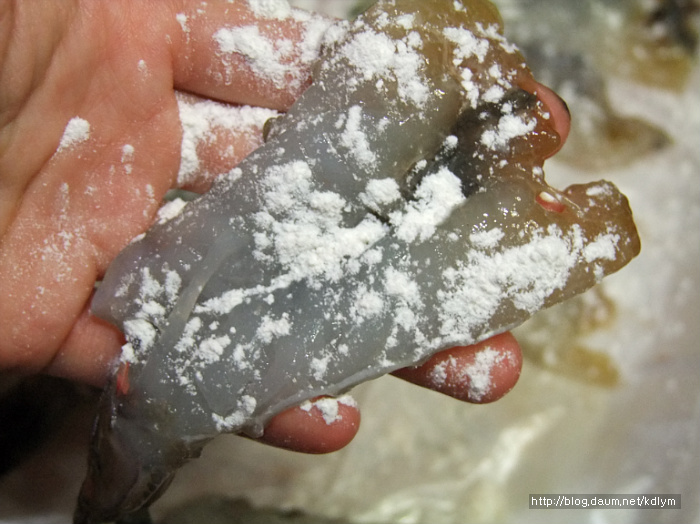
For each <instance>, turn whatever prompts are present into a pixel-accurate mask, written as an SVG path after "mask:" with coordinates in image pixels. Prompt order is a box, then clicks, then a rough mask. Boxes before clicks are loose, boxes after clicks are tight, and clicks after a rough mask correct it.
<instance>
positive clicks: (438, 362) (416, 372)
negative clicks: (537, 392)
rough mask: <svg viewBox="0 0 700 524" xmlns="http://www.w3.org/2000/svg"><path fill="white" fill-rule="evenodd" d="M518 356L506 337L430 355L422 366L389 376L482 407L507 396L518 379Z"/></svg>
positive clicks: (512, 339)
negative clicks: (481, 405)
mask: <svg viewBox="0 0 700 524" xmlns="http://www.w3.org/2000/svg"><path fill="white" fill-rule="evenodd" d="M521 367H522V353H521V351H520V346H519V345H518V342H517V341H516V340H515V337H513V335H512V334H510V333H503V334H501V335H496V336H495V337H492V338H490V339H487V340H485V341H483V342H479V343H478V344H475V345H473V346H460V347H456V348H452V349H449V350H447V351H443V352H441V353H438V354H437V355H434V356H433V357H432V358H430V359H429V360H428V361H427V362H425V363H424V364H422V365H420V366H417V367H411V368H404V369H401V370H399V371H396V372H394V373H393V374H394V375H395V376H397V377H399V378H402V379H404V380H407V381H409V382H412V383H414V384H417V385H419V386H423V387H426V388H429V389H432V390H435V391H439V392H440V393H444V394H446V395H449V396H451V397H454V398H457V399H459V400H465V401H467V402H472V403H476V404H486V403H488V402H493V401H495V400H498V399H500V398H501V397H503V396H504V395H505V394H506V393H508V392H509V391H510V390H511V389H513V386H515V383H516V382H517V381H518V378H519V377H520V369H521Z"/></svg>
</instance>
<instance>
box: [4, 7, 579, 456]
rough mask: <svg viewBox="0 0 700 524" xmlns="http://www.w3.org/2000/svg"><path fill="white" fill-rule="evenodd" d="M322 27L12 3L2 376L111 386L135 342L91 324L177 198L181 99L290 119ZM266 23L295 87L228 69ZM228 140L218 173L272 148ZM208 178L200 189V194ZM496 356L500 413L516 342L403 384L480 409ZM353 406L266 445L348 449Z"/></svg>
mask: <svg viewBox="0 0 700 524" xmlns="http://www.w3.org/2000/svg"><path fill="white" fill-rule="evenodd" d="M314 23H316V24H320V25H322V24H323V23H324V22H323V19H322V18H320V17H319V16H317V15H313V16H311V18H310V19H299V17H293V16H292V17H283V18H262V17H260V16H256V14H255V13H253V12H252V11H251V10H250V8H249V7H248V6H247V4H246V3H244V2H239V3H233V4H228V3H223V2H208V3H206V4H205V3H199V2H191V1H188V0H162V1H147V0H144V1H140V2H129V1H127V0H123V1H122V0H109V1H107V0H103V1H100V0H97V1H93V0H84V1H83V0H71V1H63V2H54V1H52V0H38V1H36V2H23V1H22V0H17V1H13V0H10V1H6V2H3V3H2V4H1V5H0V85H2V90H0V373H3V372H4V373H20V374H31V373H48V374H53V375H56V376H62V377H66V378H69V379H71V380H76V381H80V382H84V383H88V384H92V385H95V386H102V385H103V384H104V383H105V381H106V379H107V377H108V375H109V373H110V372H111V370H112V368H113V366H112V363H113V362H114V359H115V358H116V356H117V355H118V354H119V351H120V347H121V345H122V344H123V342H124V340H123V336H122V334H121V333H120V332H119V331H118V330H117V329H116V328H114V327H113V326H111V325H109V324H107V323H106V322H103V321H101V320H100V319H98V318H96V317H94V316H92V315H91V314H90V312H89V303H90V299H91V296H92V293H93V290H94V285H95V282H97V281H98V280H99V279H100V278H101V277H102V275H103V274H104V272H105V270H106V269H107V266H108V265H109V263H110V261H111V260H112V259H113V258H114V257H115V256H116V255H117V253H118V252H119V251H120V250H121V249H122V248H123V247H124V246H125V245H126V244H128V242H129V241H130V240H131V239H132V238H134V237H135V236H137V235H139V234H140V233H143V232H144V231H145V230H146V229H148V227H149V225H150V224H151V223H152V221H153V219H154V216H155V213H156V211H157V210H158V208H159V206H160V205H161V201H162V198H163V196H164V195H165V193H166V192H167V191H168V190H169V189H171V188H174V187H177V173H178V169H179V164H180V154H181V151H180V147H181V141H182V128H181V124H180V120H179V116H178V105H177V100H176V95H175V92H176V91H177V90H180V91H186V92H188V93H192V94H195V95H197V96H199V97H203V98H210V99H215V100H219V101H222V102H226V103H231V104H248V105H254V106H262V107H269V108H274V109H277V110H285V109H286V108H288V107H289V106H290V105H291V103H292V102H293V101H294V100H295V99H296V98H297V97H298V96H299V94H300V93H301V92H302V91H303V90H304V88H305V87H306V86H307V85H308V83H309V82H310V76H309V75H310V66H311V63H310V59H309V58H308V56H305V55H304V53H303V51H302V50H303V48H304V46H303V45H302V43H304V42H306V41H308V38H310V37H309V34H310V30H309V28H310V27H311V24H314ZM253 24H254V25H255V26H256V27H257V28H258V30H259V31H260V33H261V34H262V35H264V36H266V37H268V38H270V39H273V40H274V39H281V38H284V39H287V40H289V41H291V42H293V43H294V44H295V46H293V47H292V49H291V50H290V52H289V55H288V57H287V58H286V60H287V61H288V65H289V67H288V70H286V73H285V78H284V80H285V81H284V82H279V81H273V80H271V79H270V78H265V77H264V76H260V75H259V74H257V73H256V72H255V71H254V70H253V69H251V67H249V65H248V63H247V62H246V60H245V58H244V57H241V56H237V55H236V54H229V55H227V56H226V57H225V59H223V58H222V54H221V52H220V49H219V47H218V45H217V43H216V40H215V38H214V37H213V35H214V33H215V32H216V31H217V30H218V29H219V28H221V27H236V26H250V25H253ZM231 72H234V74H231ZM543 92H544V91H543ZM538 94H539V93H538ZM541 99H542V100H543V101H545V103H547V100H546V99H545V96H541ZM556 103H557V102H556V101H555V102H554V105H556ZM553 113H556V112H555V111H553ZM74 117H79V118H81V119H82V120H84V121H86V122H87V123H88V124H89V136H88V138H87V139H86V140H84V141H77V142H76V143H73V144H71V145H70V147H67V148H61V149H60V150H59V144H60V143H61V139H62V137H63V136H64V130H65V129H66V126H67V123H68V122H69V121H71V119H73V118H74ZM555 117H556V115H555ZM556 118H558V119H559V122H564V121H565V118H564V117H556ZM556 118H555V121H556ZM566 118H568V116H567V117H566ZM566 125H568V120H566ZM566 125H564V127H566ZM560 127H562V126H560ZM221 138H222V139H220V140H218V141H217V144H218V145H217V146H216V147H214V148H212V149H211V150H208V151H207V152H206V155H204V156H202V154H201V153H200V158H201V159H202V161H203V162H204V163H205V164H206V163H207V162H210V163H211V165H214V164H216V163H217V162H220V158H221V155H217V148H218V147H220V148H224V149H225V148H226V147H228V146H234V148H235V149H236V150H237V151H239V152H240V154H239V155H238V156H237V157H236V158H232V159H231V162H233V163H234V164H235V162H236V161H239V160H240V159H241V158H243V157H244V156H245V154H247V153H248V152H250V151H251V150H252V149H253V148H254V147H256V146H257V145H259V143H260V142H259V141H256V140H251V139H250V136H236V135H229V136H225V137H221ZM127 145H128V148H125V146H127ZM222 150H223V149H219V151H222ZM126 152H128V153H129V162H128V169H126V167H125V164H124V155H125V153H126ZM216 167H217V169H219V171H218V172H221V168H222V166H220V165H217V166H216ZM230 167H233V165H231V166H227V168H230ZM202 168H203V171H206V172H209V170H208V169H207V166H206V165H204V166H202ZM214 171H216V169H212V170H211V172H214ZM209 183H211V180H209V181H204V182H202V181H201V180H199V181H198V182H197V186H196V187H187V188H186V189H191V190H197V191H202V190H205V189H206V187H207V185H208V184H209ZM484 350H490V351H497V352H498V353H499V354H500V355H501V356H502V357H503V358H501V363H502V364H499V366H498V369H497V370H496V371H495V372H494V375H493V377H492V378H493V380H492V391H491V393H490V394H489V395H488V396H487V397H484V398H481V399H480V400H478V401H479V402H489V401H492V400H496V399H497V398H500V397H501V396H503V395H504V394H505V393H506V392H508V391H509V390H510V389H511V388H512V387H513V386H514V385H515V382H516V381H517V379H518V376H519V374H520V368H521V363H522V357H521V353H520V348H519V346H518V344H517V342H516V341H515V339H514V338H513V337H512V336H511V335H510V334H504V335H499V336H498V337H495V338H494V339H490V340H488V341H485V342H483V343H481V344H478V345H476V346H470V347H464V348H454V349H452V350H450V351H449V352H445V353H444V354H441V355H438V356H436V357H434V359H431V360H430V361H429V362H427V363H425V364H423V365H422V366H418V367H416V368H411V369H410V370H403V371H401V372H398V373H396V374H397V375H398V376H401V377H402V378H405V379H406V380H409V381H411V382H414V383H416V384H419V385H421V386H425V387H428V388H431V389H436V390H439V391H442V392H444V393H446V394H449V395H451V396H454V397H456V398H461V399H465V400H469V401H474V398H470V397H469V394H468V390H469V384H468V381H467V382H465V376H466V375H465V374H464V373H461V372H460V370H464V369H466V368H468V367H469V366H470V365H472V364H473V362H474V361H475V359H477V358H478V355H479V354H480V352H482V351H484ZM446 363H448V364H449V366H448V368H449V370H450V371H448V372H447V374H446V380H442V381H440V382H439V383H438V382H436V380H435V377H436V371H435V370H436V369H437V367H438V366H439V367H440V369H443V370H444V369H446V366H447V364H446ZM339 408H340V415H341V416H340V417H338V418H337V419H336V422H334V423H333V424H330V425H329V424H326V422H325V421H324V420H323V417H322V414H321V412H320V410H318V409H317V408H311V409H305V410H302V409H300V408H294V409H291V410H289V411H287V412H284V413H282V414H280V415H278V416H277V417H276V418H275V419H273V420H272V421H271V422H270V424H269V426H268V428H267V429H266V432H265V435H264V437H263V438H262V440H263V441H265V442H267V443H270V444H273V445H276V446H280V447H285V448H289V449H294V450H298V451H304V452H309V453H322V452H328V451H333V450H336V449H339V448H342V447H343V446H344V445H346V444H347V443H348V442H350V440H352V438H353V436H354V435H355V433H356V432H357V430H358V427H359V418H360V417H359V411H358V409H357V408H356V407H355V406H352V405H345V404H340V406H339Z"/></svg>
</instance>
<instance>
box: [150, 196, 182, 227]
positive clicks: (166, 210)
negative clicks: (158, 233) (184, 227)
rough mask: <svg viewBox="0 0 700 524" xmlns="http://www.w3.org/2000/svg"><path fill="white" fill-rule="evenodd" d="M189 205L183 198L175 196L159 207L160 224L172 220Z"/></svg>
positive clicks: (158, 219)
mask: <svg viewBox="0 0 700 524" xmlns="http://www.w3.org/2000/svg"><path fill="white" fill-rule="evenodd" d="M186 205H187V202H186V201H185V200H183V199H181V198H174V199H173V200H171V201H169V202H166V203H165V204H163V205H162V206H161V207H160V209H158V214H157V218H156V220H157V222H158V223H159V224H165V223H166V222H168V221H170V220H172V219H173V218H175V217H176V216H178V215H179V214H180V213H182V210H183V209H184V208H185V206H186Z"/></svg>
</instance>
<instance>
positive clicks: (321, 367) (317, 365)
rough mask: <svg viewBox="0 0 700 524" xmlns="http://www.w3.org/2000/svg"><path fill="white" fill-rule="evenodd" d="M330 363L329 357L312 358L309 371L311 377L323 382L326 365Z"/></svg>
mask: <svg viewBox="0 0 700 524" xmlns="http://www.w3.org/2000/svg"><path fill="white" fill-rule="evenodd" d="M330 361H331V355H329V354H326V355H324V356H323V357H314V358H312V359H311V364H310V366H309V367H310V370H311V375H312V376H313V377H314V378H315V379H316V380H323V377H324V376H325V375H326V371H328V364H329V363H330Z"/></svg>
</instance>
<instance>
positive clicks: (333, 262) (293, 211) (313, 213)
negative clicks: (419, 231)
mask: <svg viewBox="0 0 700 524" xmlns="http://www.w3.org/2000/svg"><path fill="white" fill-rule="evenodd" d="M262 185H263V187H264V188H266V192H265V194H264V201H265V202H264V204H265V205H264V209H265V211H262V212H260V213H258V214H257V215H256V221H257V224H258V225H259V226H260V227H261V228H262V229H264V230H267V231H268V232H269V233H268V235H267V238H266V239H265V242H262V243H258V244H257V248H258V249H259V250H260V252H261V253H260V255H261V256H274V258H275V259H276V260H277V261H278V262H279V263H281V264H282V265H283V266H284V267H285V269H286V271H287V276H286V277H285V279H292V280H300V279H303V278H312V279H313V278H314V277H315V276H323V277H324V278H326V279H329V280H337V279H339V278H341V277H342V276H343V272H344V270H343V261H344V260H347V259H356V258H358V257H359V256H360V255H362V253H364V252H365V251H366V250H367V249H368V248H369V247H370V246H371V245H372V244H374V243H376V242H377V241H378V240H379V239H380V238H382V237H383V236H384V235H385V234H386V229H385V227H384V226H382V225H381V224H380V223H379V221H378V220H376V219H375V218H374V217H367V218H365V219H364V220H362V221H361V222H360V223H359V224H357V225H356V226H354V227H344V226H343V224H342V211H343V208H344V206H345V205H346V204H345V201H344V200H343V199H342V198H341V197H340V196H339V195H337V194H334V193H331V192H319V191H315V190H313V186H312V172H311V169H310V167H309V165H308V164H306V163H305V162H301V161H296V162H291V163H289V164H284V165H280V166H273V167H270V168H268V170H267V173H266V176H265V178H264V179H263V180H262ZM319 202H321V203H323V205H319ZM257 238H259V237H257Z"/></svg>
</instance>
